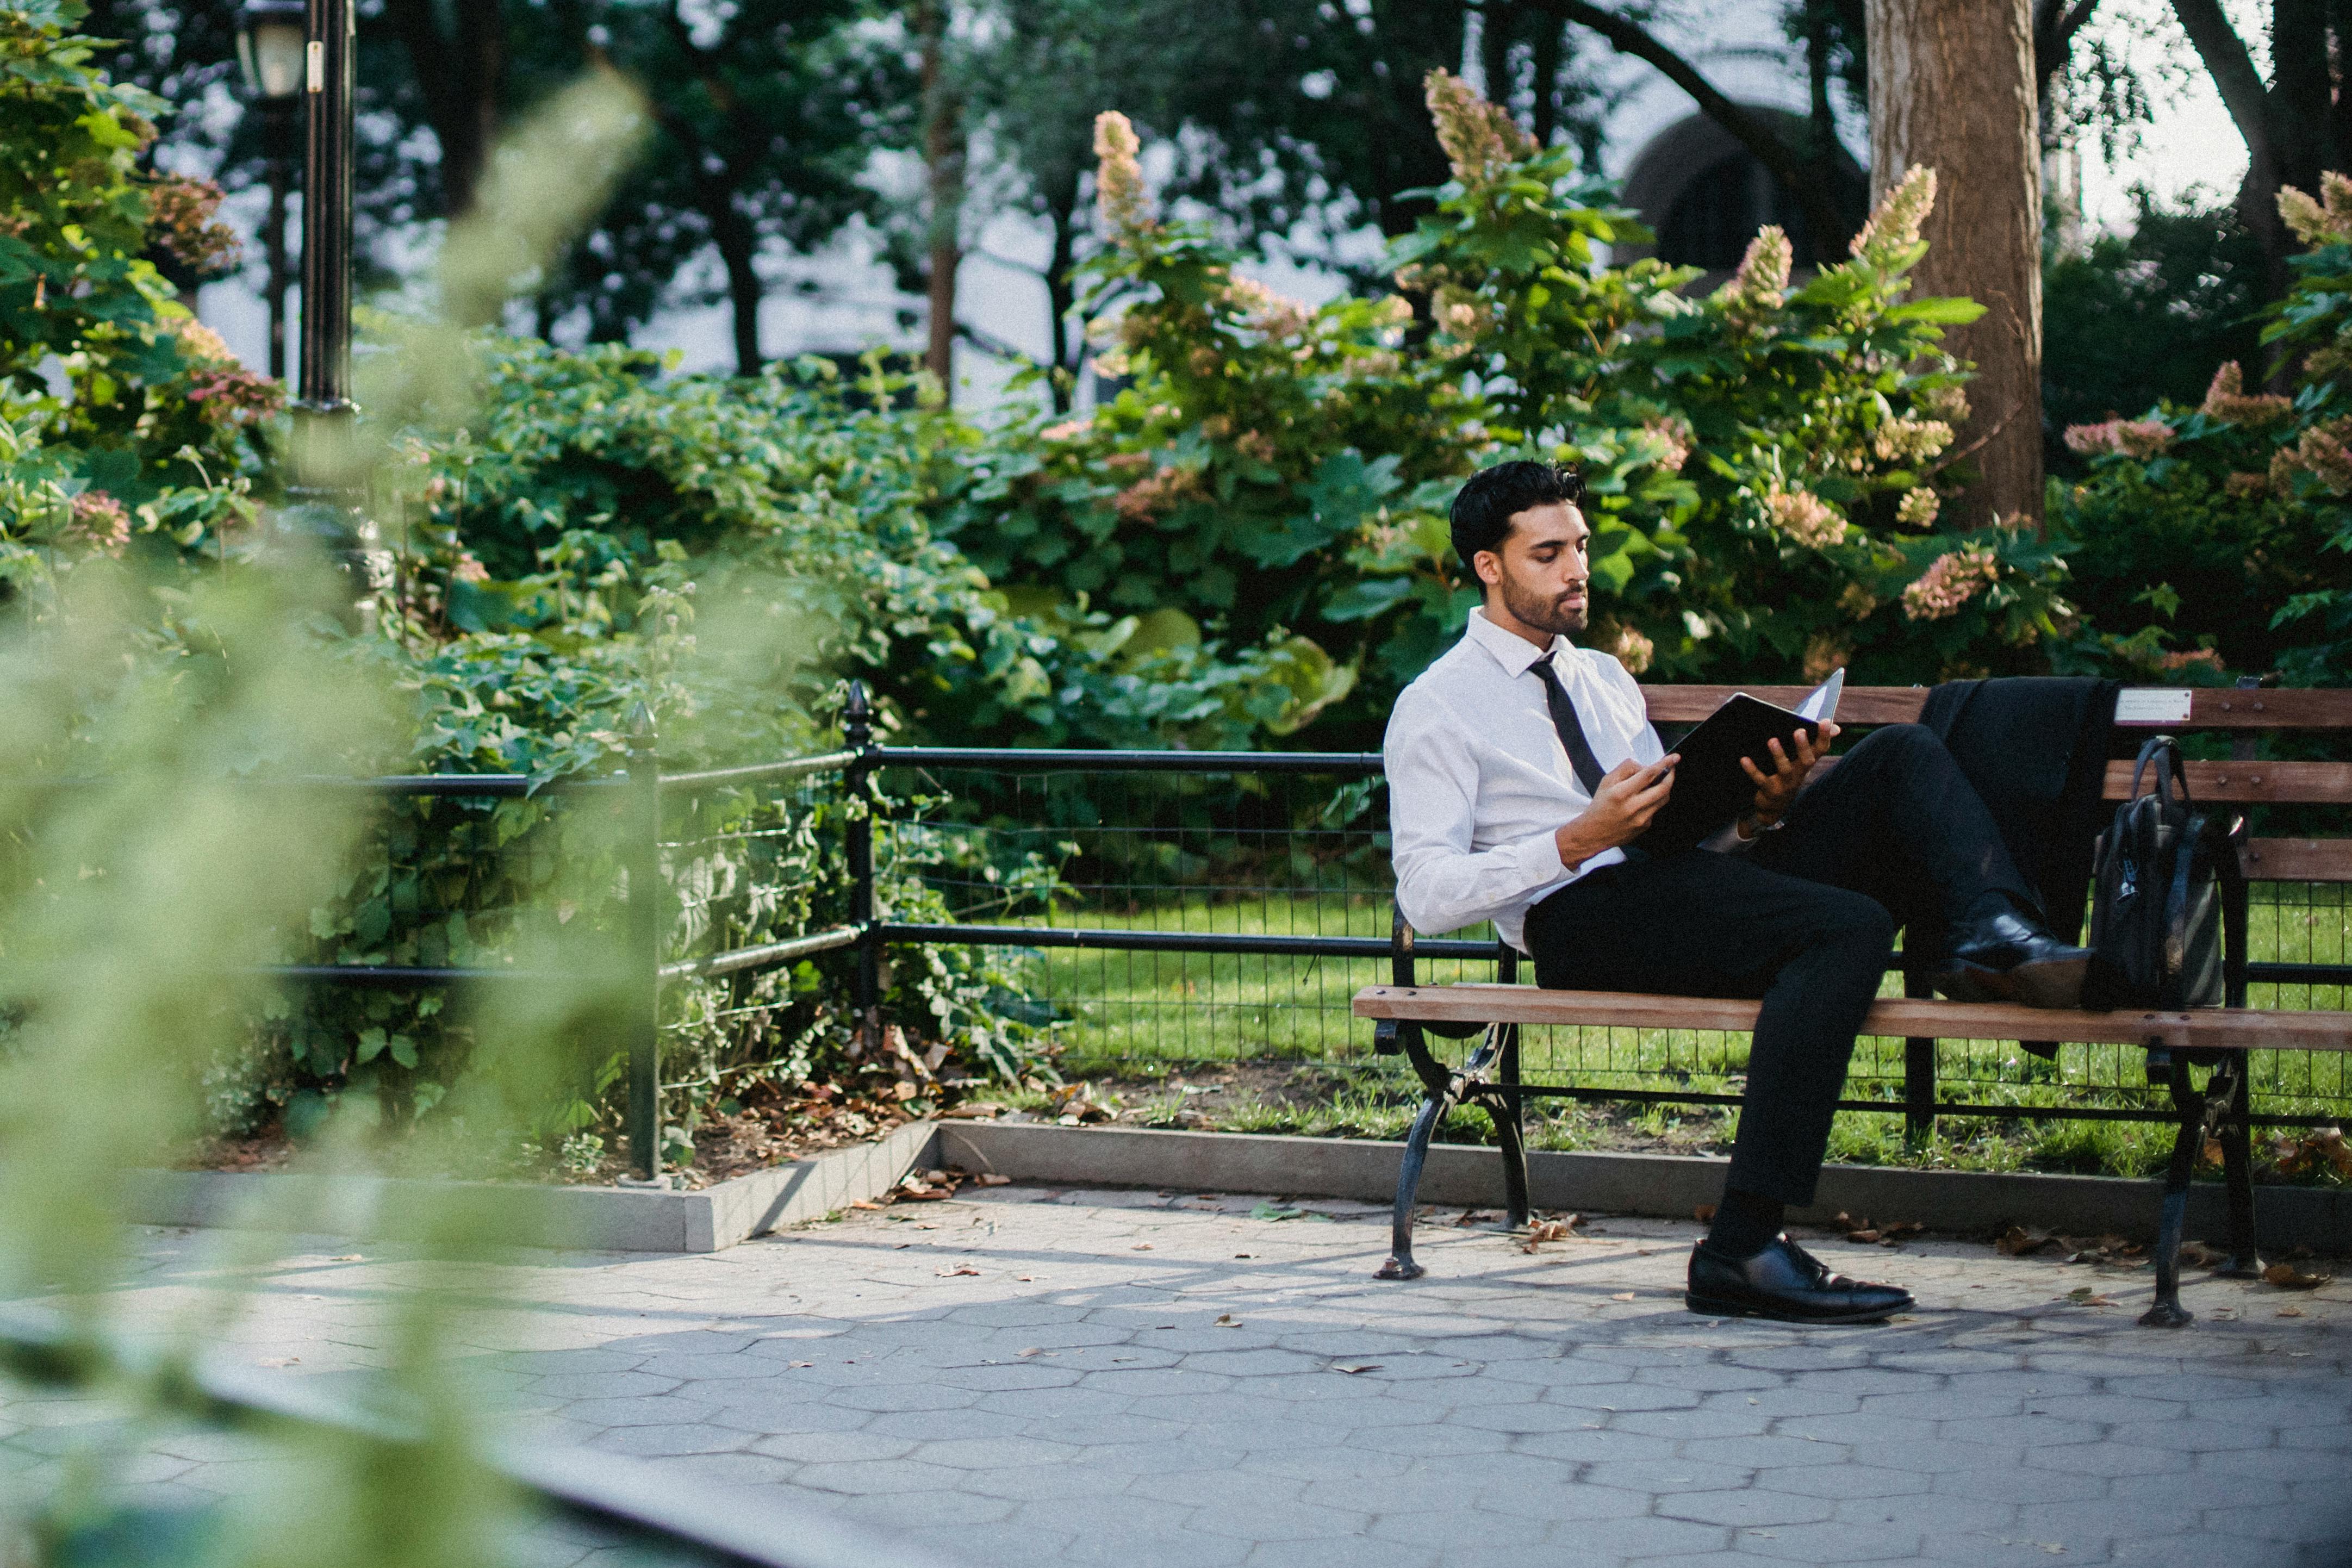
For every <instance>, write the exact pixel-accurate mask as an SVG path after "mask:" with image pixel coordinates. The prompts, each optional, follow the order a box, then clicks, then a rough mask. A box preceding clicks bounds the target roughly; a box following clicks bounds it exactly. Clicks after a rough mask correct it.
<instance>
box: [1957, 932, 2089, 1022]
mask: <svg viewBox="0 0 2352 1568" xmlns="http://www.w3.org/2000/svg"><path fill="white" fill-rule="evenodd" d="M2090 967H2091V950H2090V949H2089V948H2087V947H2069V946H2067V945H2066V944H2065V943H2064V942H2060V941H2059V940H2058V939H2057V938H2056V937H2054V936H2052V935H2051V934H2050V933H2049V932H2048V931H2044V930H2042V928H2041V927H2040V926H2039V925H2037V924H2035V923H2034V922H2033V921H2030V920H2027V919H2026V918H2025V917H2024V916H2022V915H2020V914H2017V913H2014V912H2013V911H2011V910H2002V911H2001V912H2000V913H1999V914H1997V915H1987V916H1985V917H1984V918H1983V919H1982V920H1976V921H1969V923H1968V924H1967V925H1964V926H1962V927H1961V928H1960V929H1959V930H1958V931H1954V932H1953V933H1952V957H1951V966H1950V968H1949V969H1948V971H1947V972H1946V973H1942V974H1938V975H1937V976H1936V977H1935V982H1934V984H1935V987H1936V989H1937V990H1938V991H1940V992H1942V993H1943V994H1945V995H1947V996H1948V997H1950V998H1951V999H1952V1000H1953V1001H1955V1002H2022V1003H2023V1004H2025V1005H2027V1006H2029V1007H2079V1006H2081V1005H2083V977H2084V975H2085V974H2086V973H2089V972H2090Z"/></svg>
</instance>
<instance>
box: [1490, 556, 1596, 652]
mask: <svg viewBox="0 0 2352 1568" xmlns="http://www.w3.org/2000/svg"><path fill="white" fill-rule="evenodd" d="M1502 588H1503V608H1505V609H1507V610H1508V611H1510V612H1511V614H1512V615H1513V616H1516V617H1517V620H1518V622H1519V624H1520V625H1522V626H1533V627H1534V628H1535V629H1536V630H1538V631H1539V632H1548V633H1549V634H1550V635H1551V636H1553V637H1573V636H1575V635H1576V634H1577V633H1578V632H1580V631H1582V630H1583V629H1584V628H1585V626H1586V624H1587V623H1588V622H1590V621H1591V618H1592V617H1591V612H1590V610H1589V609H1588V608H1586V607H1583V606H1580V607H1578V608H1575V609H1570V607H1569V606H1567V605H1563V604H1561V603H1560V602H1559V599H1558V598H1545V597H1544V596H1543V595H1539V594H1535V593H1530V592H1529V591H1528V589H1527V588H1526V587H1525V586H1524V585H1523V584H1521V583H1520V582H1519V580H1518V579H1517V578H1516V577H1514V576H1512V575H1511V574H1509V573H1508V572H1506V573H1504V574H1503V583H1502ZM1586 593H1587V595H1588V600H1587V603H1588V605H1589V604H1590V598H1589V595H1590V594H1591V589H1590V588H1588V589H1587V590H1586Z"/></svg>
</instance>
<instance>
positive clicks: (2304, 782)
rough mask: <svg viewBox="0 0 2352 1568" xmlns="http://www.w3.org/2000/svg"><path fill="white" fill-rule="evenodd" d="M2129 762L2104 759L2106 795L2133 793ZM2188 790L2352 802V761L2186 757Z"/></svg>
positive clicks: (2287, 801)
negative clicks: (2216, 760)
mask: <svg viewBox="0 0 2352 1568" xmlns="http://www.w3.org/2000/svg"><path fill="white" fill-rule="evenodd" d="M2131 779H2132V764H2131V763H2125V762H2115V763H2108V764H2107V787H2106V798H2107V799H2109V800H2126V799H2128V798H2130V795H2131ZM2189 796H2190V798H2192V799H2195V800H2199V801H2208V800H2210V801H2235V802H2241V803H2244V804H2248V805H2252V804H2254V803H2257V802H2265V803H2269V804H2272V805H2352V763H2261V762H2253V763H2189Z"/></svg>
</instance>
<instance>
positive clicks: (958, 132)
mask: <svg viewBox="0 0 2352 1568" xmlns="http://www.w3.org/2000/svg"><path fill="white" fill-rule="evenodd" d="M946 15H947V11H946V7H945V6H944V5H941V4H940V0H924V5H923V6H922V8H921V10H920V12H919V15H918V17H917V22H916V26H917V27H918V29H919V32H920V34H921V37H922V39H923V164H924V174H925V175H926V183H927V184H928V185H929V195H930V209H931V210H930V237H929V238H930V244H929V253H930V254H929V278H928V280H927V281H928V288H927V289H926V293H927V294H928V296H929V307H930V331H929V341H928V342H926V344H925V345H924V349H923V368H924V369H926V370H928V371H929V372H930V373H931V374H933V375H936V376H938V377H939V378H940V388H941V389H942V390H943V391H944V392H945V393H946V394H947V396H948V401H949V402H950V403H952V402H954V401H955V339H956V268H958V267H959V266H960V265H961V263H962V261H963V247H962V244H961V241H962V218H963V166H964V132H963V104H962V102H961V98H960V97H959V95H958V94H957V92H956V90H955V88H954V86H953V85H952V84H951V83H950V81H949V80H948V75H947V67H946V62H945V60H944V59H943V58H941V57H942V55H943V53H944V50H945V46H946V38H945V37H944V35H945V32H946V27H947V23H946Z"/></svg>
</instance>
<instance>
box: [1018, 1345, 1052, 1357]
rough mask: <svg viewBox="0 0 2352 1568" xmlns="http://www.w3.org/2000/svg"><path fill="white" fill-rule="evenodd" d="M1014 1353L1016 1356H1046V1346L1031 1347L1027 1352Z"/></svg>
mask: <svg viewBox="0 0 2352 1568" xmlns="http://www.w3.org/2000/svg"><path fill="white" fill-rule="evenodd" d="M1013 1354H1014V1355H1044V1354H1045V1346H1044V1345H1031V1346H1030V1347H1029V1348H1028V1349H1027V1350H1025V1351H1014V1352H1013Z"/></svg>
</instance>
